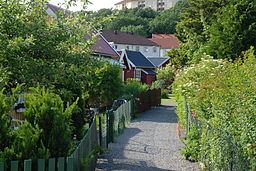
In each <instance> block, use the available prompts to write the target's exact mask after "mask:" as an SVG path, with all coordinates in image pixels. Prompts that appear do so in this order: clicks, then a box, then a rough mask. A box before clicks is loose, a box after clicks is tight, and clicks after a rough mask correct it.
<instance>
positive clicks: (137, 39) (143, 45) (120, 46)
mask: <svg viewBox="0 0 256 171" xmlns="http://www.w3.org/2000/svg"><path fill="white" fill-rule="evenodd" d="M102 35H103V36H104V37H105V39H106V40H107V41H108V42H109V44H110V45H111V46H112V47H113V48H114V49H115V50H116V51H121V50H124V49H126V50H131V51H137V52H141V53H142V54H143V55H144V56H146V57H159V56H160V46H159V45H158V44H157V43H155V42H153V41H151V40H149V39H147V38H145V37H143V36H140V35H138V34H136V33H130V32H121V31H112V30H102Z"/></svg>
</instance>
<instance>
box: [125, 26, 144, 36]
mask: <svg viewBox="0 0 256 171" xmlns="http://www.w3.org/2000/svg"><path fill="white" fill-rule="evenodd" d="M145 30H146V28H145V27H144V26H143V25H137V26H134V25H129V26H123V27H122V28H121V31H123V32H130V33H137V34H139V35H141V36H144V37H147V33H146V32H145Z"/></svg>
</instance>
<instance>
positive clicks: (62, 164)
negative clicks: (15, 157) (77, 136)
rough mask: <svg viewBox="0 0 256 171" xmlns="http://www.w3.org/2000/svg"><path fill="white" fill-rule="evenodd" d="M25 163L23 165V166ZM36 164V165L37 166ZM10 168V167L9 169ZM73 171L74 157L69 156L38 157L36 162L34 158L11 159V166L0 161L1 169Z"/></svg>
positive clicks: (17, 170) (16, 170) (12, 170)
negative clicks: (20, 160) (22, 160)
mask: <svg viewBox="0 0 256 171" xmlns="http://www.w3.org/2000/svg"><path fill="white" fill-rule="evenodd" d="M22 165H23V166H22ZM35 166H36V167H35ZM8 168H9V169H8ZM7 169H8V170H11V171H21V170H24V171H32V170H37V171H46V170H49V171H55V170H56V171H57V170H58V171H73V170H74V158H72V157H68V158H64V157H59V158H51V159H48V160H45V159H37V161H36V163H35V162H33V161H32V160H25V161H24V162H23V163H22V162H19V161H11V163H10V166H9V167H7V164H6V163H4V162H0V171H6V170H7Z"/></svg>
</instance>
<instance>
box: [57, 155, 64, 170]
mask: <svg viewBox="0 0 256 171" xmlns="http://www.w3.org/2000/svg"><path fill="white" fill-rule="evenodd" d="M58 171H65V158H64V157H59V158H58Z"/></svg>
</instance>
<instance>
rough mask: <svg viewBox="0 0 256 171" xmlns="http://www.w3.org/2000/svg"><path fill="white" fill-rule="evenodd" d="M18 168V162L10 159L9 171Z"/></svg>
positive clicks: (15, 170) (14, 170) (16, 170)
mask: <svg viewBox="0 0 256 171" xmlns="http://www.w3.org/2000/svg"><path fill="white" fill-rule="evenodd" d="M18 169H19V162H18V161H11V171H18Z"/></svg>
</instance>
